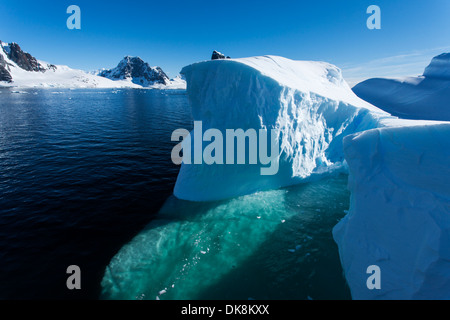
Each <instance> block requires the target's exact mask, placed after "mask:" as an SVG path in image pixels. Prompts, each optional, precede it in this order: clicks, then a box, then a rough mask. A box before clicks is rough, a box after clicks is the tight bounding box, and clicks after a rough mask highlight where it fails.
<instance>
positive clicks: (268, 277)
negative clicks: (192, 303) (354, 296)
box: [102, 175, 350, 300]
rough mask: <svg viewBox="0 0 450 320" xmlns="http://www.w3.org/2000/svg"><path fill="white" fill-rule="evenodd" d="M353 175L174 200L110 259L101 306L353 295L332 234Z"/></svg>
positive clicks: (339, 297) (342, 212)
mask: <svg viewBox="0 0 450 320" xmlns="http://www.w3.org/2000/svg"><path fill="white" fill-rule="evenodd" d="M346 180H347V177H346V175H339V176H335V177H329V178H327V179H323V180H320V181H316V182H313V183H309V184H304V185H299V186H294V187H290V188H287V189H281V190H273V191H266V192H260V193H256V194H252V195H247V196H242V197H237V198H234V199H229V200H224V201H217V202H189V201H183V200H178V199H176V198H174V197H171V198H169V199H168V201H167V202H166V204H165V206H164V207H163V208H162V209H161V211H160V212H159V214H158V215H157V217H156V220H154V221H152V222H151V223H150V224H149V225H148V226H147V227H146V228H145V230H143V231H142V232H141V233H140V234H139V235H137V236H136V237H135V238H134V239H133V240H132V241H131V242H130V243H128V244H127V245H125V246H124V247H123V248H122V249H121V250H120V251H119V253H118V254H117V255H116V256H115V257H114V258H113V259H112V261H111V262H110V264H109V266H108V267H107V268H106V270H105V275H104V278H103V281H102V298H104V299H150V300H154V299H156V298H157V297H158V299H161V300H166V299H244V300H247V299H248V298H253V299H307V298H308V296H309V297H311V298H313V299H320V298H329V299H331V298H334V299H343V298H349V297H350V296H349V293H348V290H347V288H346V286H345V282H344V278H343V276H342V269H341V268H340V266H339V257H338V253H337V248H336V245H335V244H334V242H333V240H332V237H331V228H332V226H333V225H334V224H335V223H336V221H338V220H339V219H340V218H342V216H343V215H344V214H345V213H344V211H345V210H346V209H347V208H348V196H349V193H348V191H347V190H346V189H345V184H346Z"/></svg>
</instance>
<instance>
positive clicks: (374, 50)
mask: <svg viewBox="0 0 450 320" xmlns="http://www.w3.org/2000/svg"><path fill="white" fill-rule="evenodd" d="M71 4H75V5H78V6H79V7H80V8H81V30H68V29H67V27H66V20H67V18H68V17H69V15H68V14H67V13H66V9H67V7H68V6H69V5H71ZM371 4H376V5H378V6H379V7H380V8H381V30H369V29H367V27H366V20H367V18H368V17H369V15H368V14H366V9H367V7H368V6H369V5H371ZM449 17H450V1H449V0H409V1H399V0H386V1H385V0H383V1H379V0H370V1H366V0H341V1H336V0H334V1H331V0H329V1H324V0H314V1H313V0H311V1H300V0H295V1H294V0H290V1H286V0H273V1H264V0H259V1H253V0H239V1H237V0H223V1H216V0H208V1H199V0H182V1H178V0H173V1H168V0H160V1H155V0H152V1H139V2H138V1H133V0H128V1H94V0H90V1H85V0H71V1H64V0H59V1H47V0H33V1H30V0H23V1H11V0H0V39H1V40H2V41H5V42H17V43H19V44H20V45H21V47H22V48H23V49H24V50H25V51H27V52H30V53H31V54H32V55H34V56H35V57H37V58H38V59H41V60H44V61H48V62H51V63H54V64H66V65H69V66H70V67H72V68H78V69H84V70H94V69H98V68H102V67H106V68H110V67H113V66H115V65H117V63H118V61H119V60H120V59H121V58H122V57H123V56H125V55H132V56H140V57H141V58H143V59H144V60H145V61H148V62H149V64H150V65H158V66H161V67H162V68H163V70H165V71H166V72H167V73H168V74H169V76H172V77H173V76H175V75H176V74H178V72H179V71H180V69H181V68H182V67H183V66H185V65H188V64H190V63H192V62H195V61H199V60H205V59H209V58H210V56H211V52H212V50H213V49H216V50H219V51H221V52H223V53H225V54H226V55H229V56H231V57H236V58H237V57H246V56H254V55H265V54H273V55H281V56H285V57H287V58H291V59H298V60H323V61H328V62H331V63H334V64H336V65H337V66H339V67H341V68H343V69H344V75H345V74H346V73H345V70H347V69H348V72H347V75H348V76H349V77H354V78H361V77H365V76H370V75H372V74H369V75H365V73H368V72H369V73H371V72H372V73H374V74H373V76H376V75H377V72H378V73H380V70H383V68H385V69H384V70H385V72H387V73H389V70H390V68H391V67H390V66H389V63H392V64H398V63H400V64H403V65H404V68H402V69H400V70H396V72H397V73H400V74H401V73H412V74H414V73H416V72H419V73H421V72H422V69H423V67H425V65H423V66H422V64H424V63H425V64H426V62H425V61H426V60H428V59H429V58H430V56H432V55H434V54H436V53H439V51H441V52H442V51H445V50H446V51H450V18H449ZM419 66H420V69H419ZM368 70H372V71H368ZM391 73H392V72H391Z"/></svg>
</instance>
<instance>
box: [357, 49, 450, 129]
mask: <svg viewBox="0 0 450 320" xmlns="http://www.w3.org/2000/svg"><path fill="white" fill-rule="evenodd" d="M353 91H354V92H355V93H356V95H358V96H359V97H360V98H362V99H364V100H366V101H368V102H370V103H372V104H374V105H375V106H377V107H379V108H381V109H383V110H385V111H387V112H389V113H391V114H392V115H395V116H398V117H400V118H405V119H424V120H445V121H449V120H450V53H443V54H440V55H438V56H436V57H434V58H433V59H432V60H431V63H430V64H429V65H428V66H427V67H426V68H425V71H424V73H423V75H422V76H419V77H406V78H399V79H382V78H374V79H368V80H366V81H363V82H361V83H359V84H357V85H356V86H355V87H353Z"/></svg>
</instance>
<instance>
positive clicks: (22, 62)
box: [4, 42, 46, 72]
mask: <svg viewBox="0 0 450 320" xmlns="http://www.w3.org/2000/svg"><path fill="white" fill-rule="evenodd" d="M4 51H5V53H6V54H7V57H8V58H9V59H10V60H11V61H13V62H15V63H16V64H17V65H18V66H19V67H20V68H22V69H24V70H26V71H36V72H38V71H41V72H45V70H46V68H45V67H43V66H42V65H41V64H40V63H39V62H38V61H37V60H36V58H35V57H33V56H32V55H31V54H29V53H28V52H24V51H23V50H22V49H21V48H20V46H19V45H18V44H17V43H15V42H12V43H10V44H9V45H8V46H7V47H6V48H4Z"/></svg>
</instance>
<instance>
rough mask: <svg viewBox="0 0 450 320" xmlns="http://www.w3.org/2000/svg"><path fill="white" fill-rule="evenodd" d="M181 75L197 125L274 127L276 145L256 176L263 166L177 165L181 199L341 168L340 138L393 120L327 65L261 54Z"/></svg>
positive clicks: (202, 65) (198, 66)
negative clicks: (274, 155) (267, 166)
mask: <svg viewBox="0 0 450 320" xmlns="http://www.w3.org/2000/svg"><path fill="white" fill-rule="evenodd" d="M181 73H182V74H183V75H184V76H185V77H186V81H187V93H188V97H189V101H190V104H191V107H192V116H193V118H194V120H196V121H202V124H203V130H205V131H206V130H208V129H210V128H215V129H218V130H220V131H221V132H222V133H223V135H225V130H226V129H243V130H244V131H245V130H247V129H255V130H259V129H265V130H272V131H275V132H276V136H277V137H278V143H279V146H280V153H279V159H278V162H279V170H278V172H277V174H275V175H261V174H260V168H261V167H262V165H261V164H242V165H241V164H240V165H227V164H215V163H214V164H211V165H206V164H202V165H199V164H187V163H183V164H182V165H181V168H180V172H179V175H178V178H177V181H176V185H175V188H174V195H175V196H176V197H178V198H180V199H183V200H191V201H210V200H220V199H226V198H231V197H235V196H240V195H245V194H251V193H254V192H257V191H262V190H270V189H277V188H280V187H284V186H289V185H293V184H296V183H299V182H304V181H307V180H308V179H313V178H314V177H315V176H318V175H321V174H323V173H324V172H331V171H336V170H342V168H343V167H344V166H345V165H344V157H343V152H342V139H343V137H345V136H347V135H349V134H351V133H355V132H359V131H363V130H367V129H371V128H375V127H381V126H384V125H385V124H384V121H385V120H387V119H392V118H394V117H392V116H391V115H389V114H388V113H386V112H384V111H382V110H380V109H378V108H376V107H374V106H372V105H371V104H369V103H367V102H365V101H363V100H362V99H360V98H358V97H357V96H356V95H355V94H354V93H353V92H352V91H351V89H350V88H349V86H348V85H347V83H346V82H345V80H344V79H343V77H342V74H341V71H340V70H339V69H338V68H337V67H336V66H333V65H331V64H328V63H325V62H312V61H293V60H290V59H286V58H283V57H278V56H262V57H250V58H242V59H226V60H212V61H204V62H199V63H195V64H192V65H189V66H187V67H185V68H183V69H182V71H181ZM268 148H269V149H270V146H268ZM218 181H220V184H219V185H220V186H219V185H218Z"/></svg>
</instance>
